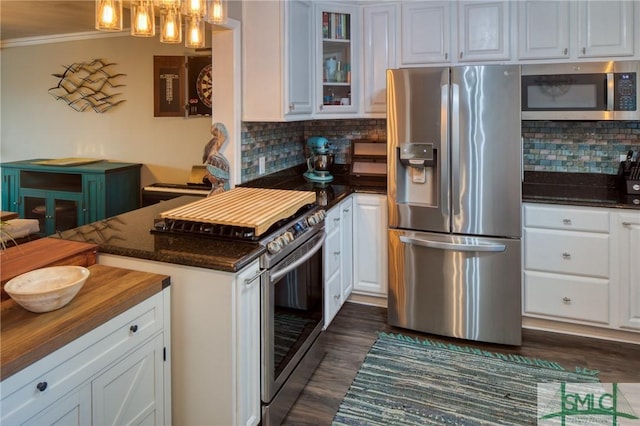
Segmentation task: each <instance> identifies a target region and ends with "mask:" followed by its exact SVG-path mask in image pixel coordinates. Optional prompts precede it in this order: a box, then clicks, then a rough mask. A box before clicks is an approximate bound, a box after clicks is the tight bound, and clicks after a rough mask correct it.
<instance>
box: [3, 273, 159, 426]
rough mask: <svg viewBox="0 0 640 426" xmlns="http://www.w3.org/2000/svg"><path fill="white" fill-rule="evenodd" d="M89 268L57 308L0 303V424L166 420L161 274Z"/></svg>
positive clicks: (155, 422) (106, 422)
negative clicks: (48, 309) (44, 309)
mask: <svg viewBox="0 0 640 426" xmlns="http://www.w3.org/2000/svg"><path fill="white" fill-rule="evenodd" d="M88 269H89V271H90V273H91V275H90V276H89V278H88V279H87V281H86V283H85V284H84V286H83V287H82V288H81V289H80V291H79V293H78V294H77V295H76V296H75V298H74V299H72V300H71V302H69V304H67V305H66V306H64V307H62V308H60V309H57V310H54V311H51V312H46V313H40V314H36V313H32V312H29V311H27V310H25V309H23V308H22V307H20V306H18V305H17V304H16V303H15V302H14V301H13V300H12V299H6V300H3V301H2V309H1V315H2V328H1V333H0V338H1V340H2V347H1V349H0V360H1V375H2V381H1V382H0V394H1V396H2V400H1V409H0V413H1V416H2V423H3V424H5V423H6V424H8V425H9V424H38V425H49V424H60V423H64V424H71V423H70V422H72V421H75V422H76V423H77V424H113V423H129V422H135V421H136V420H138V421H139V420H140V419H142V418H145V419H149V420H150V421H152V422H153V423H154V424H166V423H170V421H171V411H170V410H171V404H170V402H171V392H170V390H171V382H170V371H171V368H170V365H171V364H170V358H168V357H167V354H169V353H170V345H169V340H170V327H169V323H170V313H169V303H170V286H169V283H170V280H169V277H168V276H166V275H159V274H155V273H146V272H139V271H134V270H127V269H122V268H113V267H108V266H103V265H92V266H89V268H88ZM123 406H126V409H124V410H123V409H122V407H123ZM114 416H118V417H114ZM63 420H64V421H63Z"/></svg>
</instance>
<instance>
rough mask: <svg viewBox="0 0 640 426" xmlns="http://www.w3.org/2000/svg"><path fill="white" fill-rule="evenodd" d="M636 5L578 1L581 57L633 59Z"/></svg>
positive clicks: (624, 2) (628, 2) (622, 1)
mask: <svg viewBox="0 0 640 426" xmlns="http://www.w3.org/2000/svg"><path fill="white" fill-rule="evenodd" d="M635 3H637V1H628V0H620V1H581V2H578V57H579V58H594V57H608V56H633V54H634V44H633V43H634V36H633V18H634V4H635ZM636 38H637V36H636Z"/></svg>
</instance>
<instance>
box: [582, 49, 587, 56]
mask: <svg viewBox="0 0 640 426" xmlns="http://www.w3.org/2000/svg"><path fill="white" fill-rule="evenodd" d="M586 53H587V48H586V47H583V48H582V54H583V55H584V54H586Z"/></svg>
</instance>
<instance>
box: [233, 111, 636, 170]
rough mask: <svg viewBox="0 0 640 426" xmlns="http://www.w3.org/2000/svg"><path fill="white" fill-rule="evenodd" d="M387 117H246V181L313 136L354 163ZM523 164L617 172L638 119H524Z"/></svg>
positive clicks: (299, 157)
mask: <svg viewBox="0 0 640 426" xmlns="http://www.w3.org/2000/svg"><path fill="white" fill-rule="evenodd" d="M386 132H387V127H386V120H384V119H348V120H309V121H297V122H291V123H271V122H269V123H257V122H244V123H242V178H241V180H242V182H247V181H249V180H252V179H255V178H258V177H260V175H259V173H258V163H259V158H260V157H265V174H270V173H275V172H278V171H280V170H284V169H288V168H290V167H294V166H298V165H301V164H304V162H305V161H306V158H307V156H308V155H309V152H308V151H307V149H306V146H305V141H306V140H307V138H309V137H310V136H324V137H326V138H327V139H329V144H330V147H331V151H332V152H333V153H334V154H335V163H336V164H350V163H351V159H350V157H349V155H350V149H351V141H352V140H353V139H374V140H385V139H386V138H387V135H386ZM522 138H523V157H524V169H525V170H533V171H555V172H571V173H604V174H617V173H618V163H619V161H620V160H619V159H620V155H626V153H627V151H629V150H633V151H640V122H639V121H523V122H522Z"/></svg>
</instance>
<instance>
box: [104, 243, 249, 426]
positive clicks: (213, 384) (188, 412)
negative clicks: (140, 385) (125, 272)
mask: <svg viewBox="0 0 640 426" xmlns="http://www.w3.org/2000/svg"><path fill="white" fill-rule="evenodd" d="M98 263H100V264H103V265H108V266H119V267H121V268H128V269H135V270H138V271H146V272H155V273H158V274H165V275H169V276H170V277H171V288H172V294H171V295H172V302H171V310H172V316H171V339H172V342H171V345H172V347H173V348H176V349H175V350H174V351H173V352H172V353H171V368H172V423H173V424H174V425H243V426H254V425H257V424H259V423H260V418H261V412H260V317H259V315H260V281H261V280H260V276H261V274H260V272H261V270H260V266H259V262H258V260H257V259H256V260H255V261H253V262H251V263H250V264H249V265H248V266H246V267H244V268H243V269H242V270H241V271H239V272H235V273H232V272H223V271H218V270H213V269H206V268H198V267H191V266H183V265H176V264H170V263H163V262H156V261H151V260H144V259H136V258H131V257H124V256H116V255H110V254H104V253H101V254H100V256H99V257H98Z"/></svg>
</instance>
